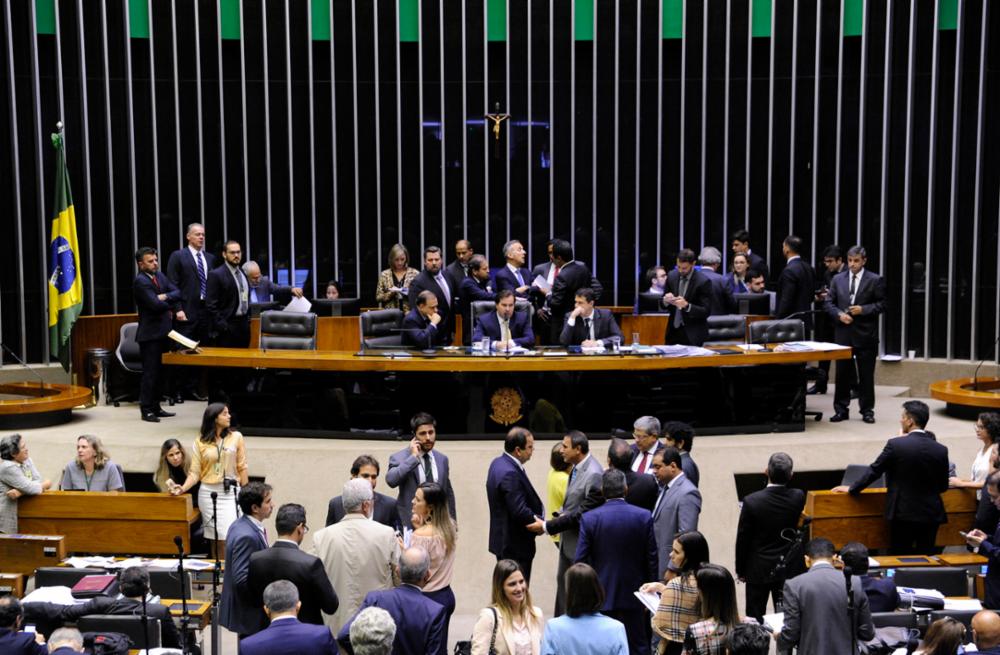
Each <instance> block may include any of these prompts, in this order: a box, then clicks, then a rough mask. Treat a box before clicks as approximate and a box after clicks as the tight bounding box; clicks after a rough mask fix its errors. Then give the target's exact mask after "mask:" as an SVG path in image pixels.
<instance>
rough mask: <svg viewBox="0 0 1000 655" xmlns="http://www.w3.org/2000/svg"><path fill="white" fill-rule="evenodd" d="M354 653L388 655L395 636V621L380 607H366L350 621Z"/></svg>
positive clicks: (355, 654)
mask: <svg viewBox="0 0 1000 655" xmlns="http://www.w3.org/2000/svg"><path fill="white" fill-rule="evenodd" d="M350 634H351V648H352V649H353V650H354V655H389V653H391V652H392V643H393V640H394V639H395V638H396V622H395V621H393V620H392V615H390V614H389V613H388V612H386V611H385V610H384V609H382V608H381V607H366V608H365V609H363V610H361V611H360V612H358V615H357V616H356V617H355V618H354V621H352V622H351V630H350Z"/></svg>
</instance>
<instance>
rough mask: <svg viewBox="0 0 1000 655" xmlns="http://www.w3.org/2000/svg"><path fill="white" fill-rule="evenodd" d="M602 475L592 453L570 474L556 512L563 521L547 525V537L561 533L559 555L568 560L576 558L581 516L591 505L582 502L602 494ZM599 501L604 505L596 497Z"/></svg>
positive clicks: (552, 510)
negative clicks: (559, 507)
mask: <svg viewBox="0 0 1000 655" xmlns="http://www.w3.org/2000/svg"><path fill="white" fill-rule="evenodd" d="M602 473H604V467H602V466H601V465H600V463H599V462H598V461H597V460H596V459H595V458H594V456H593V454H591V456H590V457H588V458H587V459H586V460H585V461H584V462H583V463H582V465H581V466H580V467H579V470H578V471H577V472H576V474H573V472H572V471H571V472H570V476H569V483H568V484H567V485H566V497H565V498H563V506H562V509H561V510H559V519H562V520H561V521H559V520H556V521H549V522H547V523H546V527H547V528H548V529H549V534H562V536H561V537H560V538H559V552H560V553H562V555H563V557H565V558H567V559H569V560H570V561H572V560H573V559H574V558H575V557H576V544H577V540H578V539H579V538H580V520H581V517H582V516H583V513H584V512H585V511H587V510H589V509H590V505H592V504H593V501H591V502H590V503H585V501H586V499H587V498H588V496H590V495H591V494H593V493H594V492H595V490H596V491H597V492H600V491H601V474H602ZM599 498H600V502H601V503H603V502H604V499H603V497H602V496H599ZM594 506H596V505H594ZM549 511H550V512H555V511H556V508H555V507H550V508H549ZM563 528H564V529H563Z"/></svg>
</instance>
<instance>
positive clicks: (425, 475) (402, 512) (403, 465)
mask: <svg viewBox="0 0 1000 655" xmlns="http://www.w3.org/2000/svg"><path fill="white" fill-rule="evenodd" d="M410 429H411V430H413V439H411V440H410V445H409V446H407V447H406V448H404V449H402V450H401V451H399V452H398V453H394V454H392V455H391V456H390V457H389V470H388V471H386V473H385V481H386V484H388V485H389V486H390V487H392V488H393V489H395V488H396V487H399V495H398V497H397V498H396V511H397V512H398V513H399V524H400V525H402V526H403V527H405V528H412V527H413V526H412V525H411V523H410V517H411V516H412V515H413V507H412V503H413V497H414V496H415V495H416V494H417V487H418V486H420V484H421V483H423V482H437V483H438V484H440V485H441V488H442V489H444V492H445V493H446V494H447V495H448V511H449V512H451V518H453V519H454V518H455V491H454V489H452V487H451V480H450V479H449V477H448V457H447V456H446V455H442V454H441V453H440V452H439V451H437V450H434V443H435V442H436V440H437V422H436V421H435V420H434V417H433V416H431V415H430V414H428V413H426V412H417V413H416V414H415V415H414V416H413V418H412V419H410Z"/></svg>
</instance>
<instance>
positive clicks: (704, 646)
mask: <svg viewBox="0 0 1000 655" xmlns="http://www.w3.org/2000/svg"><path fill="white" fill-rule="evenodd" d="M695 579H696V580H697V583H698V597H699V604H700V606H701V619H702V620H701V621H697V622H696V623H692V624H691V625H689V626H688V629H687V631H686V632H685V634H684V653H685V655H726V644H727V642H728V641H729V635H730V633H732V631H733V628H735V627H736V626H737V625H738V624H740V623H746V622H752V623H756V621H755V620H754V619H741V618H740V611H739V608H738V607H737V605H736V582H735V581H734V580H733V576H732V574H731V573H730V572H729V570H728V569H726V567H724V566H719V565H718V564H703V565H702V566H701V568H699V569H698V572H697V573H696V574H695Z"/></svg>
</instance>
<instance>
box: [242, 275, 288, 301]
mask: <svg viewBox="0 0 1000 655" xmlns="http://www.w3.org/2000/svg"><path fill="white" fill-rule="evenodd" d="M254 293H256V294H257V300H254ZM247 295H248V296H249V297H250V302H274V301H277V302H281V303H285V304H287V303H288V301H289V300H291V297H292V287H289V286H285V285H283V284H275V283H274V282H272V281H271V278H269V277H267V276H266V275H261V276H260V279H259V280H258V281H257V286H256V287H249V290H248V292H247ZM279 296H280V298H279Z"/></svg>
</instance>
